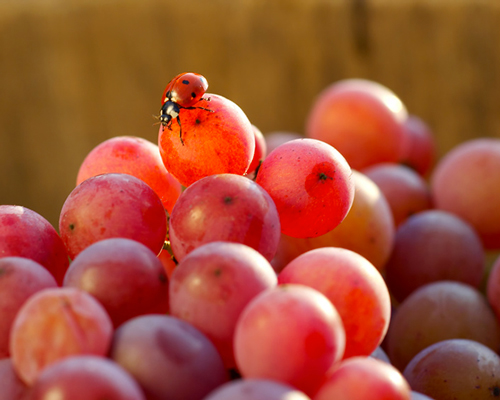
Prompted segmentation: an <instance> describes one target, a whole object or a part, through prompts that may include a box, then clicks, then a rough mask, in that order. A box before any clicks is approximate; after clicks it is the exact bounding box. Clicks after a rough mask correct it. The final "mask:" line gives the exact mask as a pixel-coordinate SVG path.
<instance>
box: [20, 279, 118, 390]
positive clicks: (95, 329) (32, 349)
mask: <svg viewBox="0 0 500 400" xmlns="http://www.w3.org/2000/svg"><path fill="white" fill-rule="evenodd" d="M112 333H113V325H112V323H111V319H110V318H109V316H108V314H107V313H106V311H105V310H104V308H103V307H102V306H101V305H100V303H99V302H98V301H97V300H96V299H94V298H93V297H92V296H91V295H89V294H87V293H86V292H84V291H82V290H79V289H74V288H53V289H44V290H41V291H39V292H37V293H35V294H34V295H32V296H31V297H30V298H29V299H28V300H27V301H26V302H25V303H24V304H23V306H22V307H21V309H20V310H19V312H18V314H17V316H16V318H15V320H14V323H13V325H12V329H11V332H10V354H11V357H12V362H13V364H14V368H15V370H16V372H17V374H18V375H19V377H20V378H21V379H22V380H23V381H24V382H25V383H26V384H28V385H32V384H33V382H34V381H35V379H36V378H37V376H38V375H39V373H40V371H41V370H42V369H44V368H45V367H46V366H48V365H50V364H52V363H54V362H56V361H58V360H60V359H62V358H64V357H67V356H71V355H79V354H94V355H100V356H104V355H106V354H107V352H108V349H109V346H110V342H111V337H112Z"/></svg>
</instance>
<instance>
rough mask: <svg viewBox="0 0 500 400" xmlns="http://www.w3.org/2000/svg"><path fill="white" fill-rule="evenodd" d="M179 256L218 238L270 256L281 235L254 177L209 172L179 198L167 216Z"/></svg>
mask: <svg viewBox="0 0 500 400" xmlns="http://www.w3.org/2000/svg"><path fill="white" fill-rule="evenodd" d="M169 237H170V244H171V246H172V250H173V253H174V255H175V258H176V259H177V260H178V261H181V260H182V259H183V258H184V256H185V255H186V254H188V253H189V252H190V251H192V250H194V249H195V248H197V247H198V246H201V245H202V244H206V243H209V242H215V241H227V242H237V243H243V244H246V245H247V246H250V247H252V248H253V249H255V250H257V251H258V252H259V253H261V254H262V255H263V256H264V257H265V258H266V259H267V260H271V259H272V258H273V257H274V254H275V253H276V248H277V247H278V242H279V237H280V223H279V216H278V211H277V210H276V206H275V205H274V202H273V200H272V199H271V197H270V196H269V194H268V193H267V192H266V191H265V190H264V189H262V187H260V186H259V185H258V184H256V183H255V182H254V181H252V180H250V179H248V178H245V177H243V176H241V175H235V174H217V175H211V176H207V177H205V178H202V179H200V180H199V181H197V182H195V183H194V184H192V185H191V186H189V187H188V188H187V189H186V190H185V191H184V192H183V193H182V195H181V196H180V197H179V200H177V203H176V204H175V207H174V209H173V211H172V215H171V216H170V220H169Z"/></svg>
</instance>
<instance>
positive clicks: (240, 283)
mask: <svg viewBox="0 0 500 400" xmlns="http://www.w3.org/2000/svg"><path fill="white" fill-rule="evenodd" d="M276 284H277V279H276V274H275V273H274V270H273V268H272V267H271V264H269V262H268V261H267V260H266V259H265V258H264V257H263V256H262V255H261V254H260V253H258V252H257V251H256V250H254V249H252V248H251V247H248V246H245V245H243V244H239V243H229V242H213V243H208V244H205V245H203V246H200V247H198V248H197V249H195V250H193V251H192V252H191V253H189V254H188V255H187V256H186V257H184V258H183V259H182V261H181V262H180V263H179V266H178V268H176V269H175V271H174V272H173V274H172V278H171V281H170V312H171V314H172V315H173V316H175V317H179V318H182V319H184V320H185V321H187V322H189V323H190V324H192V325H193V326H195V327H196V328H198V329H199V330H200V331H201V332H203V333H204V334H205V335H207V337H208V338H209V339H211V340H212V342H213V343H214V345H215V347H216V348H217V350H218V351H219V353H220V354H221V356H222V359H223V360H224V364H225V365H226V368H232V367H234V366H235V364H234V355H233V336H234V329H235V325H236V321H237V319H238V317H239V315H240V313H241V311H242V310H243V309H244V307H245V306H246V305H247V304H248V302H249V301H250V300H251V299H253V298H254V297H255V296H256V295H257V294H259V293H260V292H262V291H263V290H265V289H269V288H271V287H274V286H276Z"/></svg>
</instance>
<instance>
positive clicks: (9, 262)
mask: <svg viewBox="0 0 500 400" xmlns="http://www.w3.org/2000/svg"><path fill="white" fill-rule="evenodd" d="M54 287H57V282H56V280H55V279H54V277H53V276H52V275H51V274H50V272H49V271H48V270H47V269H45V268H44V267H43V266H42V265H41V264H39V263H37V262H36V261H33V260H31V259H29V258H24V257H3V258H0V293H1V294H2V295H1V296H0V358H3V357H9V335H10V329H11V327H12V323H13V321H14V319H15V317H16V315H17V313H18V311H19V309H20V308H21V306H22V305H23V304H24V302H25V301H26V300H27V299H28V298H29V297H30V296H31V295H32V294H34V293H36V292H38V291H40V290H42V289H47V288H54Z"/></svg>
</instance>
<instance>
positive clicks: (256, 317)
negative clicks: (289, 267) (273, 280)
mask: <svg viewBox="0 0 500 400" xmlns="http://www.w3.org/2000/svg"><path fill="white" fill-rule="evenodd" d="M345 340H346V339H345V331H344V327H343V326H342V320H341V318H340V316H339V314H338V312H337V310H336V309H335V308H334V307H333V305H332V304H331V302H330V301H329V300H328V299H327V298H326V297H325V296H324V295H323V294H321V293H320V292H318V291H317V290H315V289H312V288H309V287H307V286H304V285H297V284H286V285H278V286H277V287H276V288H273V289H268V290H266V291H264V292H262V293H260V294H259V295H257V296H256V297H255V298H254V299H252V301H250V303H249V304H248V305H247V306H246V307H245V309H244V310H243V312H242V314H241V315H240V318H239V320H238V322H237V324H236V331H235V336H234V354H235V359H236V364H237V367H238V370H239V371H240V373H241V375H242V376H243V377H244V378H263V379H272V380H276V381H279V382H282V383H285V384H289V385H292V386H294V387H295V388H297V389H299V390H301V391H303V392H304V393H306V394H308V395H310V394H312V393H314V392H315V391H316V390H317V388H318V387H319V385H320V384H321V382H322V380H323V378H324V376H325V374H326V373H327V372H328V371H329V370H330V369H331V368H333V367H334V366H335V365H336V364H337V363H338V362H339V361H340V360H341V358H342V355H343V353H344V349H345Z"/></svg>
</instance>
